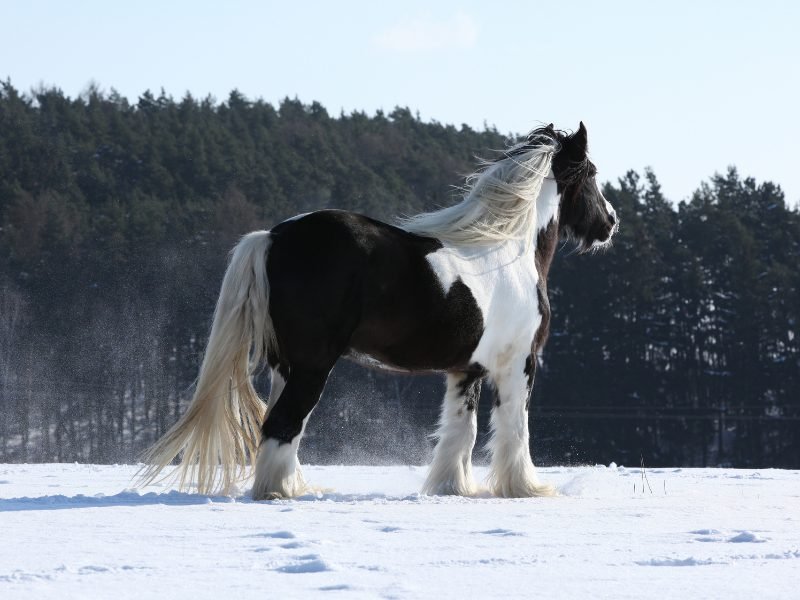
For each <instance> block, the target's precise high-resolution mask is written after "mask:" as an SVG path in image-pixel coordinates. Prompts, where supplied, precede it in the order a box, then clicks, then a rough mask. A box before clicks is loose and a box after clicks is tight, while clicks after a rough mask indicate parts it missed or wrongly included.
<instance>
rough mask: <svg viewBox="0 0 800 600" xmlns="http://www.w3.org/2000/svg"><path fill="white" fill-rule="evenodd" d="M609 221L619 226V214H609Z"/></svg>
mask: <svg viewBox="0 0 800 600" xmlns="http://www.w3.org/2000/svg"><path fill="white" fill-rule="evenodd" d="M608 220H609V221H611V224H612V225H616V224H617V213H615V212H610V213H608Z"/></svg>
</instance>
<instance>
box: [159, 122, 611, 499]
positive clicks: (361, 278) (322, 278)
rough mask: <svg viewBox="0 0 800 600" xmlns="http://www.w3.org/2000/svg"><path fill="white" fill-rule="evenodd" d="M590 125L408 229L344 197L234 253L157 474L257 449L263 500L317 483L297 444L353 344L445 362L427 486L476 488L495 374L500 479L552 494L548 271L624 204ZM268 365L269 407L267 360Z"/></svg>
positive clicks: (527, 147) (230, 470) (212, 474)
mask: <svg viewBox="0 0 800 600" xmlns="http://www.w3.org/2000/svg"><path fill="white" fill-rule="evenodd" d="M595 174H596V170H595V167H594V165H593V164H592V163H591V161H590V160H589V159H588V158H587V137H586V129H585V127H584V126H583V123H581V125H580V127H579V129H578V131H577V132H575V133H574V134H571V135H569V134H566V133H564V132H561V131H558V130H555V129H554V128H553V126H552V125H550V126H548V127H544V128H540V129H537V130H535V131H533V132H532V133H531V134H530V135H529V136H528V138H527V139H526V140H525V141H524V142H522V143H520V144H517V145H516V146H514V147H512V148H510V149H509V150H507V151H506V152H505V153H504V154H503V155H502V156H501V157H500V158H498V159H497V160H494V161H491V162H487V163H485V164H484V165H483V166H482V167H481V168H480V169H479V170H478V171H477V172H476V173H475V174H474V175H472V176H470V177H469V178H468V180H467V186H466V193H465V196H464V198H463V200H462V201H461V202H460V203H458V204H456V205H454V206H451V207H448V208H445V209H443V210H440V211H437V212H431V213H426V214H421V215H418V216H416V217H412V218H409V219H406V220H404V221H402V222H401V223H400V225H399V226H397V227H396V226H392V225H388V224H386V223H382V222H380V221H376V220H374V219H370V218H369V217H365V216H362V215H359V214H354V213H350V212H344V211H337V210H322V211H318V212H313V213H309V214H304V215H299V216H297V217H294V218H292V219H289V220H288V221H285V222H283V223H281V224H279V225H277V226H276V227H274V228H273V229H271V230H270V231H255V232H253V233H250V234H248V235H246V236H244V238H242V240H241V241H240V242H239V244H238V245H237V246H236V248H235V249H234V251H233V255H232V258H231V260H230V264H229V266H228V269H227V271H226V273H225V278H224V280H223V282H222V290H221V292H220V296H219V300H218V303H217V307H216V311H215V313H214V321H213V326H212V328H211V334H210V337H209V340H208V347H207V349H206V353H205V357H204V359H203V364H202V367H201V369H200V374H199V377H198V380H197V387H196V391H195V393H194V398H193V400H192V402H191V405H190V406H189V409H188V411H187V413H186V414H185V415H183V417H182V418H181V419H180V420H179V421H178V423H177V424H176V425H175V426H174V427H173V428H172V429H171V430H170V431H169V432H167V433H166V434H165V435H164V437H163V438H162V439H161V440H159V441H158V442H157V443H156V444H155V446H154V447H153V448H151V449H150V450H149V452H148V454H147V455H146V457H145V460H146V463H148V466H147V467H146V468H145V469H146V470H145V472H144V480H145V481H152V480H153V479H154V478H155V477H157V476H158V474H159V473H160V472H161V471H162V469H164V468H165V467H166V466H167V465H169V464H170V463H171V462H172V461H173V459H175V457H176V456H178V455H179V454H181V453H182V462H181V464H180V466H179V467H178V473H179V474H180V477H181V486H184V485H185V484H187V483H188V482H190V481H192V480H194V481H196V483H197V486H198V490H199V491H200V493H212V492H219V491H222V492H225V493H227V492H229V491H230V490H231V488H232V486H233V484H234V483H235V482H236V481H238V480H239V479H241V478H242V477H244V476H245V475H246V474H247V473H246V471H247V466H248V462H249V460H250V457H256V456H257V458H256V460H255V481H254V484H253V489H252V494H253V498H255V499H264V498H278V497H294V496H298V495H301V494H303V493H305V492H307V491H308V489H309V488H308V486H307V484H306V482H305V480H304V478H303V475H302V473H301V470H300V465H299V462H298V459H297V450H298V446H299V444H300V439H301V438H302V436H303V430H304V428H305V424H306V422H307V420H308V417H309V415H310V414H311V411H312V410H313V409H314V406H315V405H316V404H317V401H318V400H319V398H320V394H321V393H322V389H323V387H324V386H325V381H326V379H327V378H328V374H329V373H330V371H331V369H332V368H333V366H334V364H335V363H336V361H337V360H338V359H339V358H340V357H342V356H344V357H347V358H351V359H353V360H356V361H359V362H363V363H366V364H369V365H378V366H381V367H384V368H387V369H390V370H396V371H406V372H408V371H438V372H442V373H446V376H447V391H446V393H445V397H444V402H443V404H442V409H441V418H440V420H439V427H438V430H437V432H436V438H437V440H438V443H437V445H436V449H435V452H434V457H433V462H432V464H431V467H430V471H429V473H428V477H427V480H426V482H425V485H424V488H423V491H424V492H425V493H428V494H459V495H470V494H474V493H475V492H476V491H477V486H476V483H475V481H474V479H473V475H472V459H471V456H472V449H473V446H474V444H475V438H476V433H477V417H476V412H477V411H476V407H477V402H478V397H479V395H480V388H481V382H482V381H483V380H484V379H485V378H487V377H488V378H489V379H490V380H491V382H492V384H493V386H494V389H495V391H496V393H495V400H494V406H493V407H492V416H491V429H492V435H491V440H490V442H489V449H490V451H491V467H490V477H489V480H488V482H487V483H488V486H489V489H490V491H491V492H493V493H494V494H496V495H498V496H506V497H525V496H540V495H549V494H552V493H554V490H553V488H552V487H551V486H548V485H545V484H541V483H539V481H538V479H537V477H536V472H535V470H534V466H533V462H532V460H531V455H530V450H529V434H528V414H527V411H528V402H529V397H530V393H531V387H532V385H533V378H534V372H535V370H536V356H537V352H539V351H540V349H541V348H542V345H543V344H544V342H545V339H546V338H547V333H548V327H549V322H550V307H549V302H548V296H547V274H548V271H549V268H550V264H551V261H552V259H553V254H554V252H555V249H556V245H557V243H558V240H559V238H562V237H569V238H573V239H575V240H576V241H577V243H578V244H579V245H580V247H581V249H582V250H590V249H593V248H597V247H600V246H603V245H605V244H607V243H608V242H609V241H610V239H611V236H612V235H613V233H614V232H615V230H616V228H617V220H616V215H615V212H614V209H613V208H612V207H611V205H610V204H609V203H608V202H607V201H606V200H605V198H603V195H602V194H601V192H600V190H599V188H598V186H597V183H596V181H595ZM264 363H266V364H267V365H268V366H269V367H270V368H271V370H272V389H271V391H270V394H269V399H268V400H267V401H266V404H265V403H264V402H262V401H261V400H260V399H259V397H258V395H257V394H256V392H255V390H254V388H253V384H252V375H253V373H254V371H255V370H256V369H258V368H260V366H261V365H263V364H264Z"/></svg>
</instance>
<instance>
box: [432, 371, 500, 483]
mask: <svg viewBox="0 0 800 600" xmlns="http://www.w3.org/2000/svg"><path fill="white" fill-rule="evenodd" d="M484 375H485V371H484V370H483V369H482V368H477V367H476V368H475V369H474V370H472V371H469V372H464V373H449V374H448V375H447V391H446V392H445V395H444V402H442V411H441V414H440V417H439V428H438V429H437V430H436V433H435V437H436V438H437V440H438V442H437V444H436V449H435V450H434V453H433V462H431V466H430V470H429V471H428V478H427V479H426V480H425V485H424V486H423V488H422V492H423V493H424V494H442V495H445V494H446V495H458V496H469V495H472V494H474V493H475V492H476V491H477V487H476V485H475V480H474V478H473V476H472V448H473V447H474V446H475V437H476V436H477V433H478V417H477V412H478V399H479V398H480V395H481V380H482V379H483V377H484Z"/></svg>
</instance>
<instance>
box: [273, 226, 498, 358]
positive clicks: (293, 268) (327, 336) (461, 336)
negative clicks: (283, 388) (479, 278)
mask: <svg viewBox="0 0 800 600" xmlns="http://www.w3.org/2000/svg"><path fill="white" fill-rule="evenodd" d="M271 234H272V243H271V247H270V251H269V257H268V261H267V273H268V278H269V281H270V313H271V314H272V318H273V322H274V323H275V329H276V333H277V336H278V339H279V343H280V346H281V351H282V352H285V353H286V354H287V355H288V356H287V358H288V359H289V362H290V363H291V362H294V361H295V360H302V361H307V360H311V361H316V362H320V363H322V362H325V361H328V360H330V358H331V357H334V360H335V358H336V357H338V356H339V355H341V354H344V353H350V354H355V355H358V356H368V357H371V358H373V359H375V360H377V361H378V362H380V363H383V364H384V365H386V366H389V367H394V368H399V369H408V370H419V369H431V370H448V369H451V368H459V367H462V366H466V365H467V363H468V361H469V357H470V355H471V353H472V351H473V350H474V348H475V347H476V346H477V343H478V341H479V339H480V335H481V333H482V315H481V312H480V309H479V308H478V306H477V304H476V303H475V300H474V298H473V297H472V294H471V292H470V290H469V288H467V287H466V286H465V285H464V284H463V283H462V282H460V281H457V282H456V283H454V284H452V285H450V287H449V289H448V290H444V289H443V287H442V284H441V282H440V281H439V279H438V278H437V276H436V274H435V273H434V271H433V270H432V268H431V265H430V263H429V261H428V259H427V256H428V255H429V254H431V253H433V252H436V251H437V250H439V249H441V248H442V244H441V242H439V241H438V240H435V239H432V238H428V237H424V236H418V235H414V234H411V233H408V232H406V231H404V230H402V229H400V228H398V227H394V226H392V225H388V224H386V223H382V222H380V221H376V220H374V219H371V218H369V217H365V216H363V215H358V214H355V213H350V212H346V211H319V212H315V213H310V214H308V215H304V216H302V217H299V218H296V219H294V220H290V221H286V222H284V223H281V224H280V225H278V226H276V227H275V228H273V229H272V232H271Z"/></svg>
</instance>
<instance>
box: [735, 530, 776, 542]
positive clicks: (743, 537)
mask: <svg viewBox="0 0 800 600" xmlns="http://www.w3.org/2000/svg"><path fill="white" fill-rule="evenodd" d="M766 541H767V540H765V539H763V538H760V537H758V536H757V535H756V534H755V533H751V532H749V531H742V532H740V533H739V535H735V536H733V537H732V538H729V539H728V543H730V544H742V543H753V544H761V543H764V542H766Z"/></svg>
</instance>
